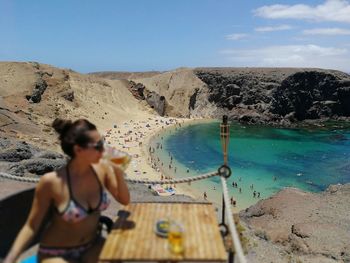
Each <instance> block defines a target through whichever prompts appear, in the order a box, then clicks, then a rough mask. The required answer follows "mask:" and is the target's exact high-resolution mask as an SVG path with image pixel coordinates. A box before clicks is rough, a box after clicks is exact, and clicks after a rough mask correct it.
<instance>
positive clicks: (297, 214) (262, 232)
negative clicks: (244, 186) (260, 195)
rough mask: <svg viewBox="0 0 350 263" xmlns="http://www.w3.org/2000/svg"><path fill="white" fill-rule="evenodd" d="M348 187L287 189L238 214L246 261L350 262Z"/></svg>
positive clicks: (349, 197)
mask: <svg viewBox="0 0 350 263" xmlns="http://www.w3.org/2000/svg"><path fill="white" fill-rule="evenodd" d="M349 204H350V184H346V185H332V186H330V187H329V188H328V189H327V190H326V191H324V192H322V193H317V194H316V193H309V192H303V191H301V190H298V189H295V188H287V189H284V190H282V191H280V192H279V193H277V194H275V195H274V196H272V197H270V198H268V199H266V200H262V201H259V202H258V203H257V204H256V205H254V206H251V207H249V208H247V209H246V210H245V211H242V212H241V213H240V218H241V221H243V223H244V224H245V227H246V232H245V235H246V236H247V237H248V239H249V240H250V245H251V247H250V248H249V253H248V259H249V262H274V263H277V262H310V263H311V262H314V263H319V262H350V238H349V236H350V217H349V211H350V210H349V208H350V205H349Z"/></svg>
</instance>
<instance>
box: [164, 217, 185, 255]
mask: <svg viewBox="0 0 350 263" xmlns="http://www.w3.org/2000/svg"><path fill="white" fill-rule="evenodd" d="M183 238H184V228H183V226H182V225H181V224H180V223H178V222H175V221H170V225H169V232H168V242H169V249H170V251H171V252H173V253H174V254H182V253H183V252H184V244H183V243H184V242H183Z"/></svg>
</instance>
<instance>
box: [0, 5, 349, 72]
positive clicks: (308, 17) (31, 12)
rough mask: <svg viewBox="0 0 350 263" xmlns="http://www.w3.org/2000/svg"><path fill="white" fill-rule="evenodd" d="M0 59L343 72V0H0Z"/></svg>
mask: <svg viewBox="0 0 350 263" xmlns="http://www.w3.org/2000/svg"><path fill="white" fill-rule="evenodd" d="M0 33H1V41H0V61H38V62H41V63H46V64H51V65H54V66H57V67H63V68H71V69H73V70H76V71H79V72H82V73H87V72H93V71H106V70H110V71H148V70H161V71H163V70H171V69H175V68H178V67H207V66H218V67H230V66H232V67H246V66H247V67H251V66H255V67H262V66H266V67H321V68H333V69H340V70H343V71H346V72H350V1H347V0H319V1H316V0H309V1H306V0H299V1H295V0H293V1H286V0H273V1H272V0H268V1H261V0H260V1H259V0H249V1H248V0H123V1H122V0H119V1H118V0H115V1H107V0H105V1H88V0H84V1H83V0H81V1H73V0H70V1H68V0H60V1H58V0H56V1H53V0H52V1H47V0H45V1H43V0H42V1H41V0H35V1H25V0H18V1H15V0H0Z"/></svg>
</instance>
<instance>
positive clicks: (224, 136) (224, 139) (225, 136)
mask: <svg viewBox="0 0 350 263" xmlns="http://www.w3.org/2000/svg"><path fill="white" fill-rule="evenodd" d="M229 136H230V135H229V125H228V123H227V115H224V116H223V117H222V123H221V125H220V138H221V144H222V151H223V155H224V165H227V144H228V140H229ZM221 223H222V224H225V200H224V196H222V213H221Z"/></svg>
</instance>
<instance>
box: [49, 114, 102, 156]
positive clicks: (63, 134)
mask: <svg viewBox="0 0 350 263" xmlns="http://www.w3.org/2000/svg"><path fill="white" fill-rule="evenodd" d="M52 127H53V128H54V129H55V131H56V132H57V133H58V134H59V135H60V136H59V137H58V138H59V140H60V141H61V147H62V150H63V152H64V153H65V154H67V155H69V156H70V157H74V151H73V146H74V145H75V144H77V145H80V146H82V147H85V146H86V145H87V144H88V143H89V142H91V138H90V137H89V135H88V134H87V133H88V131H95V130H97V128H96V126H95V125H94V124H92V123H91V122H89V121H88V120H86V119H79V120H76V121H75V122H72V121H71V120H63V119H55V120H54V121H53V123H52Z"/></svg>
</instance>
